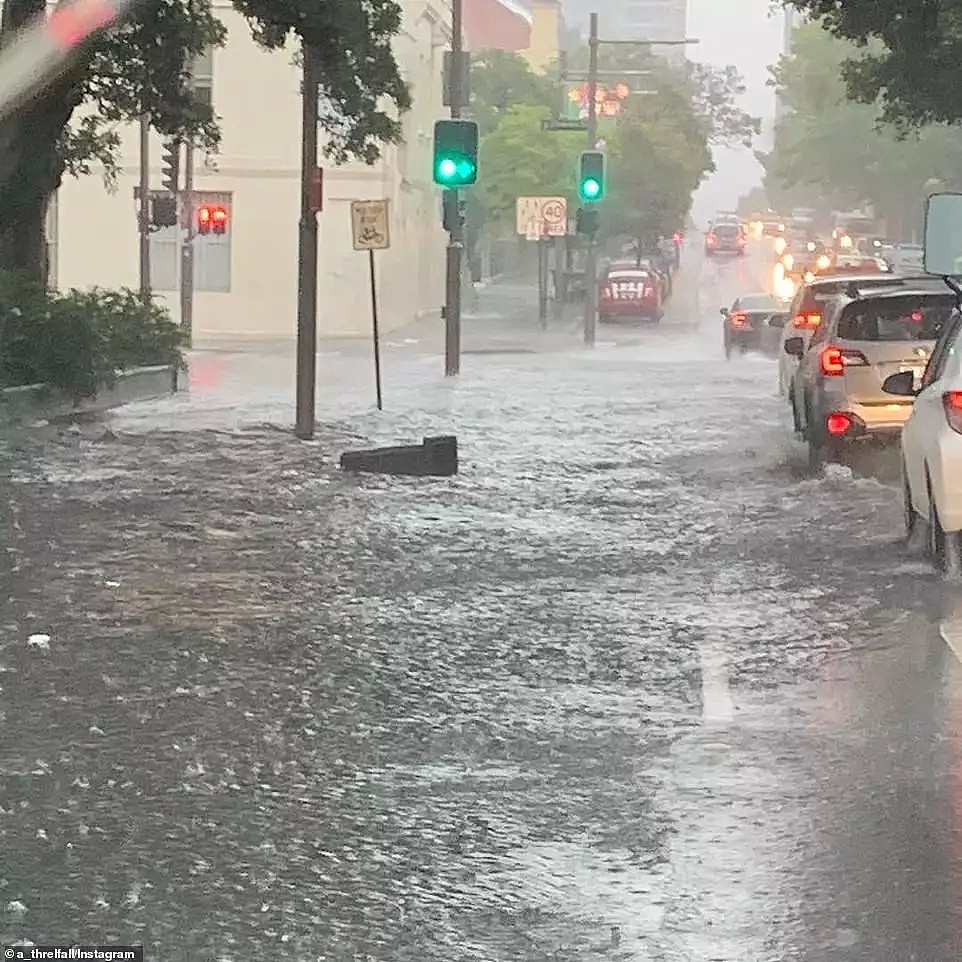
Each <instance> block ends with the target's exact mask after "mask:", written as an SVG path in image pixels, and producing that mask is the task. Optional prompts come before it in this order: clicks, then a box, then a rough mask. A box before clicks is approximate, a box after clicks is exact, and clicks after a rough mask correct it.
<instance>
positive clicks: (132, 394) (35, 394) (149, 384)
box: [0, 366, 178, 425]
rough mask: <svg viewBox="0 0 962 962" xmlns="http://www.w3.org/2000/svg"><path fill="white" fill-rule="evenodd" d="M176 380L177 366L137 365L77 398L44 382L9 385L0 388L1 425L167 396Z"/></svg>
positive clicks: (67, 415)
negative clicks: (91, 394)
mask: <svg viewBox="0 0 962 962" xmlns="http://www.w3.org/2000/svg"><path fill="white" fill-rule="evenodd" d="M177 382H178V371H177V369H176V368H170V367H166V366H163V367H139V368H136V369H134V370H133V371H125V372H124V373H123V374H118V375H117V380H116V382H115V383H114V385H113V387H109V388H108V387H105V388H101V390H100V391H99V392H98V394H97V396H96V397H92V398H85V399H84V400H82V401H78V402H75V401H74V400H73V399H72V398H71V397H69V396H68V395H66V394H64V393H63V392H62V391H58V390H56V389H55V388H51V387H49V386H48V385H46V384H29V385H26V386H25V387H8V388H4V389H3V390H0V425H4V424H19V423H23V422H34V421H54V420H58V419H61V418H69V417H71V416H72V415H77V414H96V413H98V412H100V411H109V410H110V409H111V408H116V407H120V406H121V405H122V404H130V403H131V402H133V401H149V400H151V399H153V398H161V397H167V395H169V394H172V393H174V392H175V391H176V390H177V387H178V383H177Z"/></svg>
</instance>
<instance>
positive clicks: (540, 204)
mask: <svg viewBox="0 0 962 962" xmlns="http://www.w3.org/2000/svg"><path fill="white" fill-rule="evenodd" d="M516 213H517V232H518V233H519V234H524V235H525V236H526V237H527V238H528V239H529V240H537V239H538V238H539V237H564V236H565V234H567V233H568V202H567V201H566V200H565V199H564V197H519V198H518V201H517V206H516Z"/></svg>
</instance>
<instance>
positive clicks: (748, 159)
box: [688, 0, 784, 224]
mask: <svg viewBox="0 0 962 962" xmlns="http://www.w3.org/2000/svg"><path fill="white" fill-rule="evenodd" d="M770 8H771V0H688V16H689V27H688V34H689V36H691V37H697V38H698V40H699V41H700V43H699V44H698V45H697V46H692V47H690V48H689V49H690V53H689V56H690V57H691V59H692V60H699V61H702V62H706V63H714V64H718V65H719V66H724V65H726V64H734V65H735V66H736V67H738V69H739V70H740V71H741V73H742V75H743V76H744V78H745V82H746V84H747V85H748V92H747V94H746V95H745V97H744V98H743V100H742V106H743V107H744V109H745V110H747V111H748V112H749V113H751V114H753V115H755V116H760V117H763V118H764V119H765V121H766V122H767V125H768V126H769V128H770V125H771V123H772V121H773V119H774V115H775V95H774V91H773V90H772V89H771V88H770V87H766V86H765V82H766V81H767V80H768V66H769V65H770V64H773V63H774V62H775V61H776V60H777V59H778V56H779V54H780V53H781V46H782V34H783V29H784V19H783V14H782V13H781V12H778V13H777V14H775V15H771V14H770ZM762 146H763V148H764V147H767V144H762ZM715 163H716V164H717V166H718V173H716V174H715V175H714V176H713V177H711V178H710V179H709V180H708V181H706V183H705V184H704V185H703V186H702V188H701V190H700V191H699V192H698V194H697V196H696V198H695V209H694V215H695V220H696V222H698V223H699V224H702V223H703V222H704V221H706V220H707V219H708V218H709V217H710V216H711V214H713V213H714V212H715V211H716V210H718V209H726V208H733V207H734V206H735V204H736V203H737V202H738V198H739V197H740V196H741V195H742V194H744V193H745V192H746V191H747V190H749V189H751V188H752V187H753V186H755V184H757V183H760V181H761V174H762V171H761V167H759V165H758V162H757V161H756V160H755V158H754V157H753V156H752V153H751V151H749V150H737V151H734V150H732V151H720V152H719V153H718V155H717V156H716V158H715Z"/></svg>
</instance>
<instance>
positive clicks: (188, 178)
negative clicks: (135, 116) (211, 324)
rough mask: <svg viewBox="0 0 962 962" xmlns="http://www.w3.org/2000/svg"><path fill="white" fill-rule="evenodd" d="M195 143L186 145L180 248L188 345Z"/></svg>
mask: <svg viewBox="0 0 962 962" xmlns="http://www.w3.org/2000/svg"><path fill="white" fill-rule="evenodd" d="M196 226H197V225H196V224H195V223H194V145H193V144H192V143H191V142H190V141H189V140H188V141H187V143H186V144H185V146H184V193H183V217H182V221H181V227H182V232H181V238H182V239H181V248H180V324H181V327H182V329H183V331H184V337H185V338H186V341H187V347H193V343H194V237H195V230H196Z"/></svg>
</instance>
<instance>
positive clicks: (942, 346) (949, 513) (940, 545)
mask: <svg viewBox="0 0 962 962" xmlns="http://www.w3.org/2000/svg"><path fill="white" fill-rule="evenodd" d="M883 389H884V390H885V391H886V393H888V394H893V395H896V396H900V397H914V398H915V404H914V406H913V409H912V414H911V416H910V417H909V419H908V421H906V423H905V426H904V428H903V429H902V488H903V494H904V505H905V527H906V533H907V534H908V536H909V538H910V539H911V538H912V536H913V535H914V534H915V532H916V530H917V529H919V527H920V525H924V526H925V529H926V549H927V553H928V554H929V556H930V557H931V558H932V559H933V560H934V561H935V563H936V564H937V565H938V567H939V568H940V569H941V570H942V571H945V572H948V573H952V574H959V573H960V572H962V551H960V548H962V314H960V313H959V312H958V311H955V312H953V314H952V317H951V319H950V320H949V322H948V323H947V324H946V326H945V328H944V330H943V331H942V334H941V336H940V337H939V340H938V342H937V343H936V345H935V348H934V350H933V351H932V356H931V358H930V359H929V363H928V365H927V366H926V368H925V373H924V374H923V375H922V381H921V384H920V386H919V388H918V391H916V390H915V388H914V386H913V384H912V374H911V373H910V372H909V373H901V374H893V375H892V376H891V377H889V378H888V379H887V380H886V381H885V383H884V385H883Z"/></svg>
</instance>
